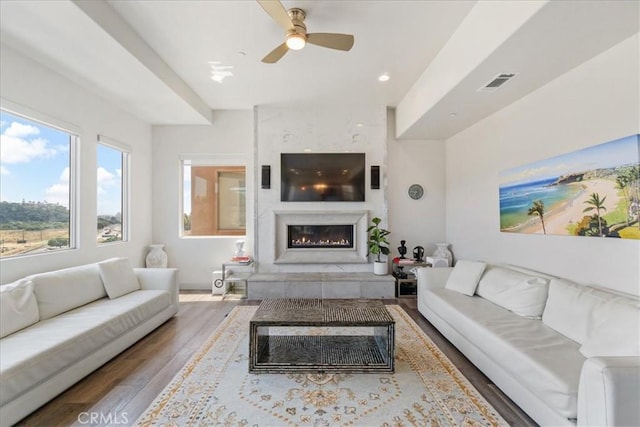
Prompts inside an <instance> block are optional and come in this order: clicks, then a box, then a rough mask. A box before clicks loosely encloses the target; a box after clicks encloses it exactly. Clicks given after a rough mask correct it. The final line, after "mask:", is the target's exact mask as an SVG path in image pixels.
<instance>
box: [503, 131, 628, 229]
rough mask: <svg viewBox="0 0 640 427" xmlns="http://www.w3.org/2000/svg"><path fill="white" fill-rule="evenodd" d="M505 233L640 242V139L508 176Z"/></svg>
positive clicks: (511, 171)
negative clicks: (623, 239) (639, 220)
mask: <svg viewBox="0 0 640 427" xmlns="http://www.w3.org/2000/svg"><path fill="white" fill-rule="evenodd" d="M499 197H500V199H499V200H500V230H501V231H504V232H516V233H538V234H559V235H574V236H589V237H618V238H627V239H640V224H639V222H638V219H639V216H640V135H632V136H629V137H625V138H621V139H618V140H614V141H610V142H607V143H604V144H599V145H596V146H593V147H588V148H585V149H582V150H579V151H575V152H572V153H568V154H564V155H561V156H557V157H553V158H550V159H546V160H542V161H539V162H535V163H531V164H528V165H524V166H520V167H517V168H512V169H509V170H506V171H503V172H502V173H501V174H500V189H499Z"/></svg>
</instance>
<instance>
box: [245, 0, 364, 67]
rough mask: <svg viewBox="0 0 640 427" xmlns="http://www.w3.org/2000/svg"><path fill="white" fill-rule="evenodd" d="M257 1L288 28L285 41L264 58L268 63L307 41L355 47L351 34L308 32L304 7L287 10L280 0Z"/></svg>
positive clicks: (347, 48) (330, 46)
mask: <svg viewBox="0 0 640 427" xmlns="http://www.w3.org/2000/svg"><path fill="white" fill-rule="evenodd" d="M257 1H258V3H260V6H262V8H263V9H264V10H265V12H267V13H268V14H269V15H270V16H271V18H273V20H274V21H276V22H277V23H278V25H280V26H281V27H282V28H284V29H285V30H286V36H285V37H286V40H285V42H284V43H282V44H281V45H280V46H278V47H276V48H275V49H273V50H272V51H271V52H269V53H268V54H267V56H265V57H264V58H262V62H264V63H266V64H273V63H275V62H278V61H279V60H280V58H282V57H283V56H284V55H285V53H287V52H288V51H289V49H292V50H300V49H302V48H303V47H304V46H305V45H306V44H307V43H311V44H315V45H318V46H322V47H328V48H330V49H337V50H344V51H349V50H351V47H353V41H354V39H353V36H352V35H351V34H337V33H311V34H307V26H306V25H304V18H305V17H306V14H305V13H304V10H302V9H298V8H292V9H289V11H287V9H285V8H284V6H283V5H282V3H280V1H279V0H257Z"/></svg>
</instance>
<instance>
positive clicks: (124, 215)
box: [95, 134, 133, 247]
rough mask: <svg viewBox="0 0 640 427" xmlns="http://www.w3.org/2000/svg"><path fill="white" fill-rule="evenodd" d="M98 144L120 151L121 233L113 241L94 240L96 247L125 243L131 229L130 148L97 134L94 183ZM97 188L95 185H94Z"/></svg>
mask: <svg viewBox="0 0 640 427" xmlns="http://www.w3.org/2000/svg"><path fill="white" fill-rule="evenodd" d="M98 144H99V145H103V146H105V147H109V148H111V149H114V150H118V151H120V153H121V154H122V172H121V180H122V182H121V190H120V191H121V192H122V194H121V196H120V198H121V200H120V203H121V211H120V215H121V224H120V227H121V230H120V235H121V239H120V240H116V241H113V242H102V243H99V242H97V241H96V245H97V246H98V247H102V246H106V245H111V244H114V245H117V244H121V243H127V242H129V241H130V231H131V226H130V224H131V221H130V218H131V212H130V206H131V199H130V194H131V179H130V176H131V154H132V151H133V150H132V148H131V146H130V145H128V144H125V143H123V142H120V141H117V140H115V139H112V138H110V137H107V136H104V135H100V134H98V137H97V140H96V184H97V181H98V176H97V171H98V149H97V147H98ZM96 188H97V187H96ZM97 209H98V194H97V191H96V215H95V218H96V223H97V220H98V210H97Z"/></svg>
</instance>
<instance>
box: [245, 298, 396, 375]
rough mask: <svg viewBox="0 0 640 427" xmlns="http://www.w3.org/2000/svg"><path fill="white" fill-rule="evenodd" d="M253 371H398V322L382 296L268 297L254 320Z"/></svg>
mask: <svg viewBox="0 0 640 427" xmlns="http://www.w3.org/2000/svg"><path fill="white" fill-rule="evenodd" d="M249 325H250V326H249V328H250V330H249V372H252V373H286V372H308V373H317V372H351V373H363V372H393V369H394V339H395V321H394V320H393V318H392V317H391V315H390V314H389V312H388V311H387V309H386V308H385V306H384V304H383V303H382V301H380V300H368V299H266V300H263V301H262V303H261V304H260V307H258V310H257V311H256V313H255V314H254V316H253V318H252V319H251V321H250V322H249Z"/></svg>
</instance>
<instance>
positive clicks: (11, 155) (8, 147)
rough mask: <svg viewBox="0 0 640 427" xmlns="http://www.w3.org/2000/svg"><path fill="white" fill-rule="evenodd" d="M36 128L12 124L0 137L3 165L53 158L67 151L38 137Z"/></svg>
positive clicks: (38, 132) (38, 130) (38, 131)
mask: <svg viewBox="0 0 640 427" xmlns="http://www.w3.org/2000/svg"><path fill="white" fill-rule="evenodd" d="M39 134H40V129H38V128H37V127H36V126H31V125H23V124H21V123H17V122H12V123H11V125H10V126H9V127H7V128H6V129H4V130H3V132H2V135H0V147H1V151H2V163H5V164H7V163H28V162H30V161H31V160H33V159H37V158H45V159H47V158H51V157H53V156H55V155H56V154H58V153H61V152H63V151H65V150H66V148H65V147H62V146H61V147H53V146H51V144H50V143H49V141H47V140H46V139H43V138H40V137H38V135H39Z"/></svg>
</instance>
